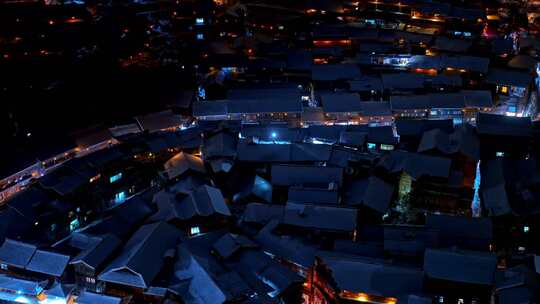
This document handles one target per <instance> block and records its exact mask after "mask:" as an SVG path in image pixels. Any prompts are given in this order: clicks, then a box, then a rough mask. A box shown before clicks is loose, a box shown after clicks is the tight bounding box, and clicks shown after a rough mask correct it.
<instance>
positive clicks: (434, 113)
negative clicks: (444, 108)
mask: <svg viewBox="0 0 540 304" xmlns="http://www.w3.org/2000/svg"><path fill="white" fill-rule="evenodd" d="M430 114H431V115H437V114H438V112H437V110H431V112H430Z"/></svg>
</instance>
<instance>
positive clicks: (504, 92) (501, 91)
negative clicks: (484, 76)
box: [497, 86, 508, 94]
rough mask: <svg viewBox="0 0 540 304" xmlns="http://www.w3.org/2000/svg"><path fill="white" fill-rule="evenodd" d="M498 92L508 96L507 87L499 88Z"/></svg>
mask: <svg viewBox="0 0 540 304" xmlns="http://www.w3.org/2000/svg"><path fill="white" fill-rule="evenodd" d="M497 91H498V92H499V93H502V94H508V87H507V86H497Z"/></svg>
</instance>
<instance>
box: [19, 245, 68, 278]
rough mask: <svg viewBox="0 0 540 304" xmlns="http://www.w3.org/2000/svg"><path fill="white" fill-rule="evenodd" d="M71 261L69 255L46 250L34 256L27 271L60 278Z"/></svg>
mask: <svg viewBox="0 0 540 304" xmlns="http://www.w3.org/2000/svg"><path fill="white" fill-rule="evenodd" d="M69 259H70V257H69V255H63V254H59V253H55V252H50V251H45V250H36V252H35V253H34V256H32V259H31V260H30V262H29V263H28V265H27V266H26V269H27V270H30V271H34V272H39V273H43V274H47V275H52V276H56V277H60V276H61V275H62V274H63V273H64V270H65V269H66V266H67V264H68V263H69Z"/></svg>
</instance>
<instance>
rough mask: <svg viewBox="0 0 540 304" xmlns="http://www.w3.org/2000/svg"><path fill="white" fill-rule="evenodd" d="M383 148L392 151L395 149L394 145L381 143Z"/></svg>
mask: <svg viewBox="0 0 540 304" xmlns="http://www.w3.org/2000/svg"><path fill="white" fill-rule="evenodd" d="M381 150H386V151H392V150H394V146H392V145H385V144H381Z"/></svg>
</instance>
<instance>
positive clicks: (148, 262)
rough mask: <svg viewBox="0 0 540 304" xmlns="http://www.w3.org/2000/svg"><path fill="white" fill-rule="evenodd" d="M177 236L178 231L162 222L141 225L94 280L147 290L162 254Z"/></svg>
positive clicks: (157, 269)
mask: <svg viewBox="0 0 540 304" xmlns="http://www.w3.org/2000/svg"><path fill="white" fill-rule="evenodd" d="M179 237H180V231H179V230H178V229H176V228H175V227H173V226H171V225H169V224H167V223H165V222H157V223H153V224H147V225H144V226H141V228H139V230H137V232H135V233H134V234H133V236H132V237H131V238H130V239H129V241H128V242H127V243H126V245H125V246H124V248H123V251H122V253H121V254H120V255H119V256H118V257H117V258H116V259H115V260H114V261H112V262H111V263H110V264H109V266H108V267H107V268H106V269H105V270H104V271H103V272H102V273H101V274H100V275H99V276H98V279H99V280H101V281H106V282H112V283H116V284H121V285H126V286H131V287H137V288H148V287H149V286H150V284H151V283H152V281H153V280H154V278H155V277H156V275H157V274H158V272H159V271H160V270H161V266H162V265H163V255H164V253H165V252H166V251H167V250H169V249H171V248H173V247H174V246H176V245H177V242H178V240H179Z"/></svg>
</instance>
